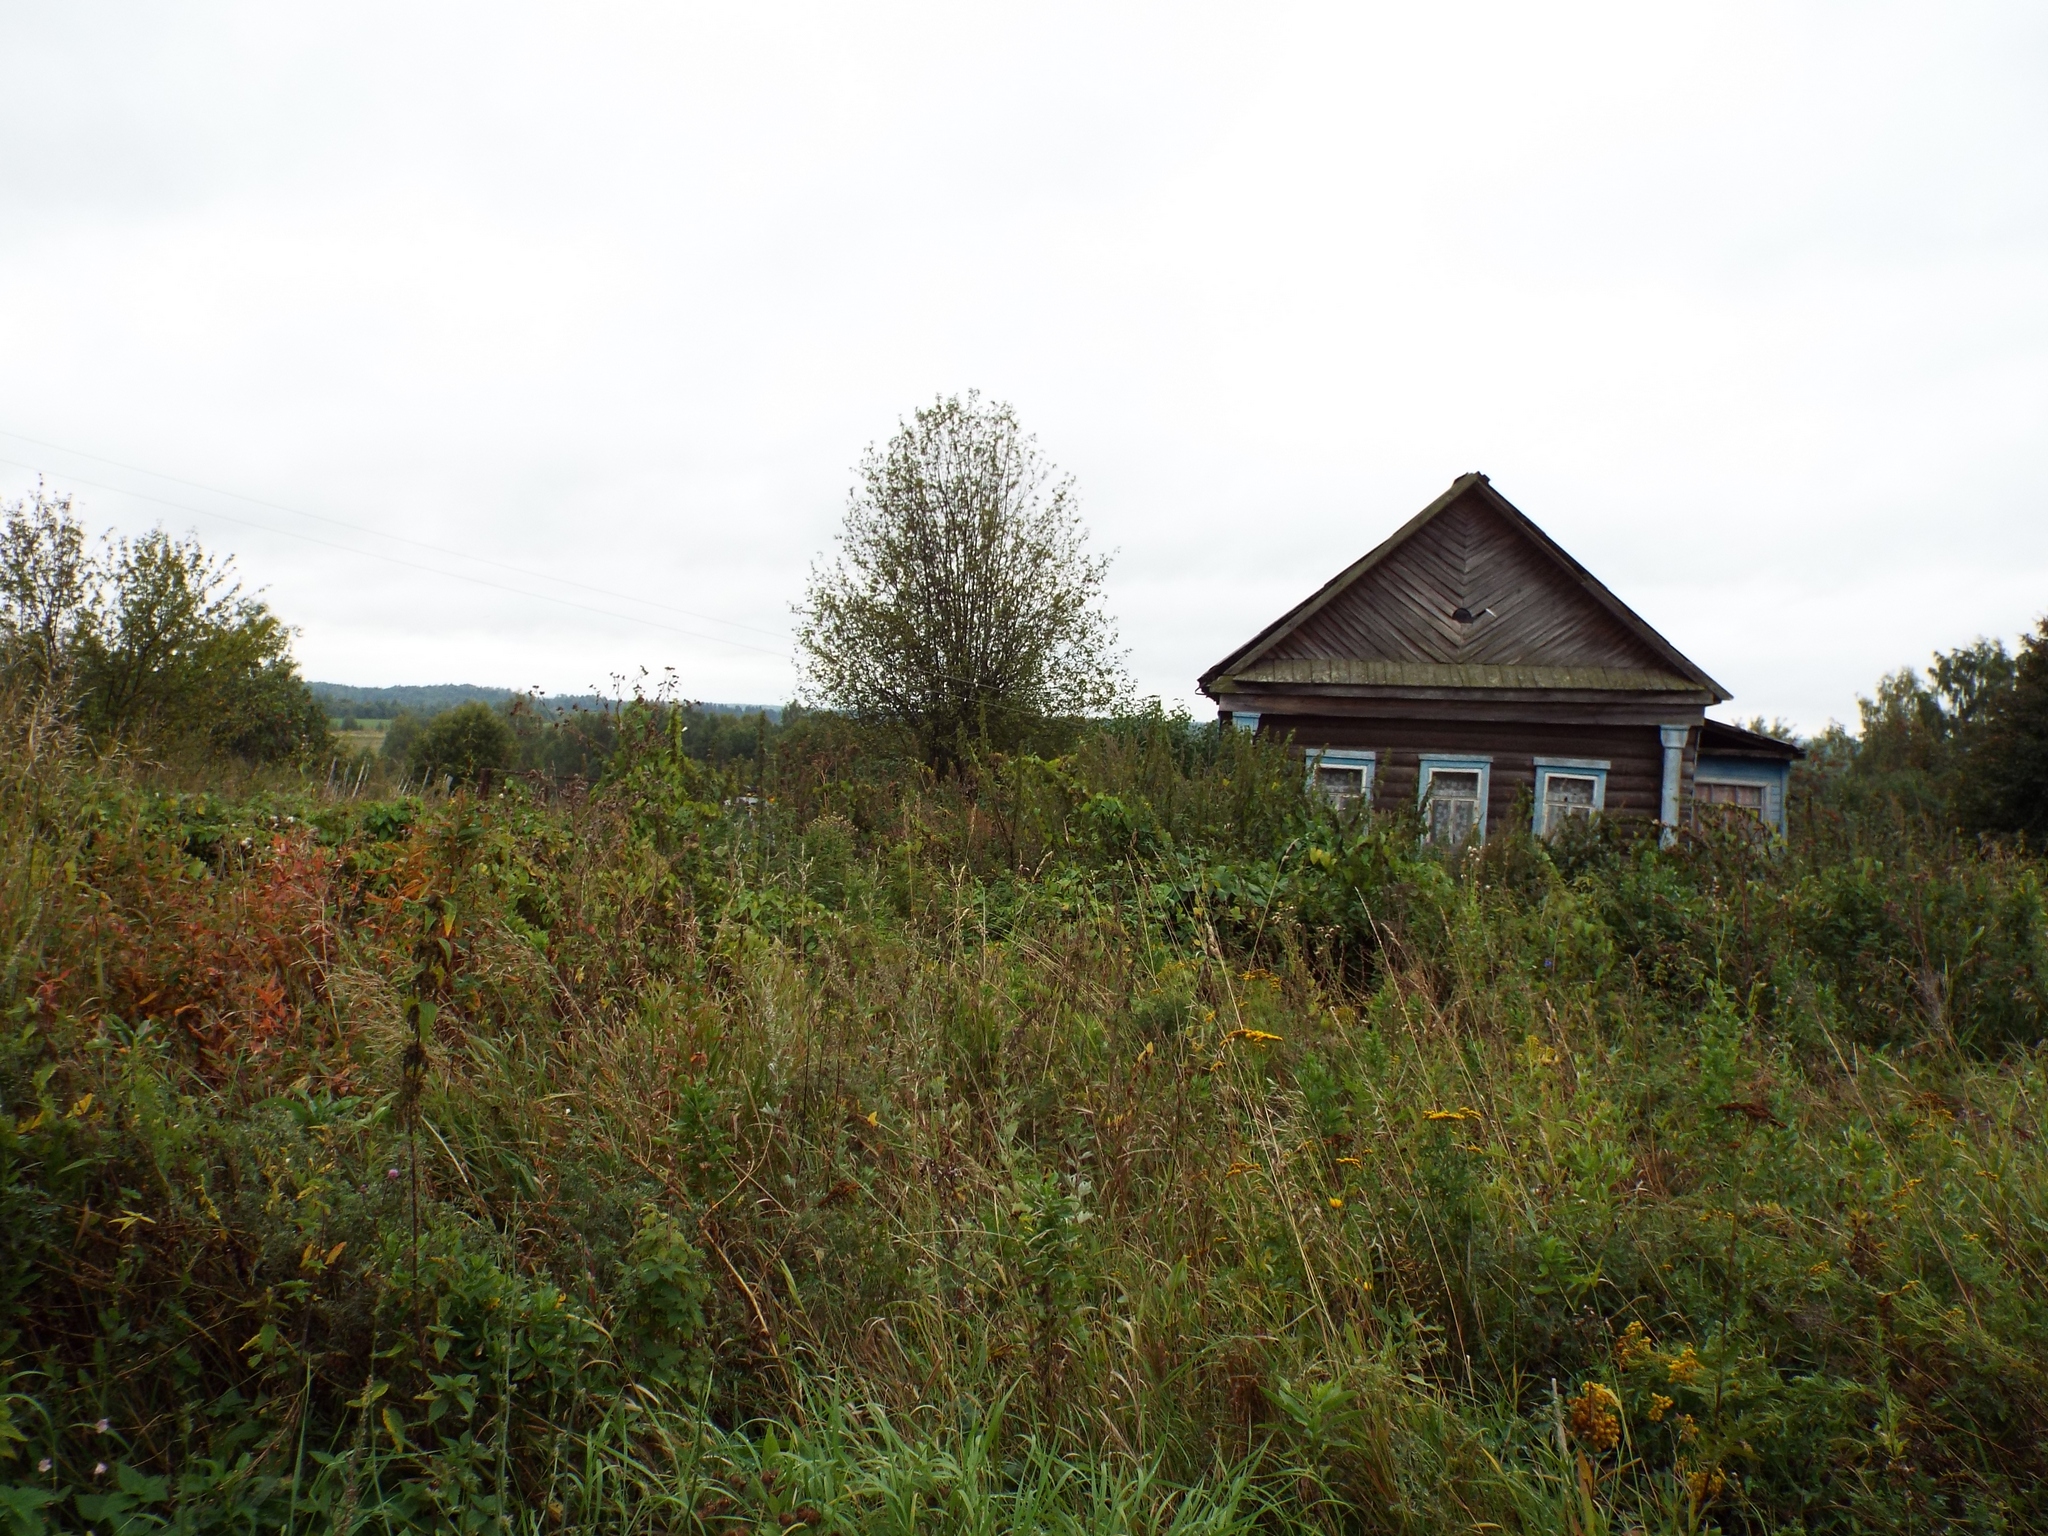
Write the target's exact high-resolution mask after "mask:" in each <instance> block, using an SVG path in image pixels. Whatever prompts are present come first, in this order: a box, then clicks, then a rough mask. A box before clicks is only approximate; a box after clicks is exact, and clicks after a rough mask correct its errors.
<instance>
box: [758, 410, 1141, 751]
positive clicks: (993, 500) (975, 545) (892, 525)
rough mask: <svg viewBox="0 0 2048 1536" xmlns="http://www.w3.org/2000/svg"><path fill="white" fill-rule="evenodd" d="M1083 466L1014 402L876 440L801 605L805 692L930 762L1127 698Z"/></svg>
mask: <svg viewBox="0 0 2048 1536" xmlns="http://www.w3.org/2000/svg"><path fill="white" fill-rule="evenodd" d="M1087 545H1088V535H1087V530H1086V529H1085V528H1084V527H1083V526H1082V523H1081V518H1080V513H1079V510H1078V507H1077V504H1076V500H1075V496H1074V482H1073V479H1072V477H1071V476H1064V475H1061V474H1059V473H1058V471H1057V470H1056V469H1055V468H1054V466H1053V465H1052V464H1050V463H1048V462H1047V461H1046V460H1045V459H1044V457H1043V456H1042V455H1041V454H1040V453H1039V451H1038V447H1037V442H1036V440H1035V439H1033V438H1031V437H1028V436H1026V435H1025V434H1024V433H1023V432H1022V430H1020V428H1019V427H1018V425H1017V417H1016V414H1015V412H1013V411H1012V410H1011V408H1010V407H1009V406H1007V405H1003V404H1000V403H996V402H988V403H984V402H983V401H982V400H981V398H980V397H979V396H978V395H976V394H974V393H972V392H970V393H968V394H967V395H966V396H965V397H961V396H952V397H949V398H941V399H939V400H937V401H935V402H934V403H933V404H932V405H931V406H930V407H928V408H927V409H925V410H921V411H919V412H918V413H917V414H916V416H915V417H914V418H913V419H912V420H911V421H909V422H906V423H904V424H902V426H901V427H900V429H899V430H898V432H897V433H896V435H895V436H894V437H892V438H891V439H890V440H889V442H888V443H887V445H886V446H884V447H882V448H880V449H876V448H870V449H869V450H868V452H867V455H866V457H865V458H864V460H863V461H862V464H861V468H860V483H859V484H858V485H856V486H855V487H854V489H853V492H852V494H851V495H850V497H849V498H848V504H847V509H846V521H845V524H844V526H843V527H842V528H841V530H840V534H839V547H838V550H837V553H836V555H835V556H834V557H833V558H832V559H831V560H830V561H829V563H828V562H826V561H821V562H820V563H819V564H818V565H816V566H814V567H813V568H812V572H811V579H810V585H809V588H808V590H807V592H806V594H805V600H804V602H803V604H802V605H801V606H800V607H799V608H798V610H797V613H798V616H799V619H800V625H799V629H798V634H797V644H798V648H799V651H800V653H801V664H802V666H803V670H804V676H805V692H806V695H807V697H808V698H809V700H810V701H812V702H816V703H821V704H824V705H826V706H828V707H831V708H835V709H842V710H846V711H848V712H850V713H853V714H855V715H859V716H862V717H864V718H868V719H874V720H884V721H890V722H894V723H897V724H901V725H904V726H907V727H908V728H910V729H911V730H912V731H913V732H915V734H916V737H917V739H918V742H919V744H920V745H921V747H922V749H923V751H924V754H925V757H926V760H927V761H928V762H930V763H931V764H932V765H933V766H935V767H941V768H943V767H946V766H949V765H950V764H952V763H953V762H955V761H957V760H958V758H959V755H960V753H961V752H962V751H963V750H964V749H965V748H967V747H968V746H969V745H970V744H973V743H977V742H981V743H987V744H991V745H995V746H999V747H1000V746H1010V745H1014V744H1015V743H1016V742H1017V741H1018V740H1019V739H1020V738H1021V737H1022V736H1023V735H1024V734H1025V733H1026V732H1027V731H1028V730H1029V729H1030V728H1031V726H1032V725H1033V724H1034V723H1035V722H1036V721H1038V720H1041V719H1043V718H1045V717H1047V716H1050V715H1066V714H1085V713H1090V712H1093V711H1097V710H1101V709H1104V708H1107V707H1108V706H1110V705H1111V704H1113V703H1115V702H1116V701H1117V700H1118V699H1119V698H1120V697H1121V696H1122V695H1123V692H1124V681H1123V674H1122V669H1121V667H1120V665H1119V660H1120V658H1119V656H1118V653H1117V650H1116V631H1115V626H1114V624H1113V623H1112V621H1111V620H1110V618H1109V616H1108V614H1107V613H1106V612H1105V610H1104V608H1103V603H1102V596H1103V593H1102V587H1103V580H1104V577H1105V576H1106V574H1107V572H1108V568H1109V561H1108V559H1107V557H1105V556H1100V555H1091V554H1090V553H1089V552H1088V547H1087Z"/></svg>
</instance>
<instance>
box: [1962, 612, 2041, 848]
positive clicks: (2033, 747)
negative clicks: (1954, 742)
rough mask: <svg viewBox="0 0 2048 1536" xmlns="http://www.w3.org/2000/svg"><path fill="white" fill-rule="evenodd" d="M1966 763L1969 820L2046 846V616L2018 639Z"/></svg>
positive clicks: (1988, 828)
mask: <svg viewBox="0 0 2048 1536" xmlns="http://www.w3.org/2000/svg"><path fill="white" fill-rule="evenodd" d="M2010 677H2011V682H2010V683H2009V684H2007V685H2006V686H2005V687H2004V688H2002V689H2000V690H1998V691H1997V692H1996V694H1995V695H1994V697H1993V701H1992V703H1991V704H1990V706H1989V711H1988V713H1989V719H1988V720H1987V721H1986V723H1985V726H1984V729H1983V734H1982V736H1981V738H1980V741H1979V744H1978V746H1977V749H1976V750H1975V752H1973V753H1972V755H1971V761H1970V763H1969V764H1968V768H1969V777H1970V780H1971V784H1970V791H1971V793H1970V794H1969V795H1968V797H1967V809H1968V812H1969V813H1970V819H1971V820H1972V821H1973V822H1975V823H1976V824H1977V825H1978V826H1981V827H1984V828H1985V829H1987V830H1990V831H1995V832H2019V833H2023V834H2025V836H2026V838H2027V841H2028V842H2029V843H2031V844H2032V845H2033V846H2035V847H2036V848H2041V847H2048V619H2043V620H2041V621H2040V623H2038V624H2037V625H2035V627H2034V632H2033V633H2032V634H2031V635H2028V636H2026V638H2025V639H2023V640H2022V641H2021V642H2020V650H2019V654H2018V655H2017V656H2015V657H2014V658H2013V659H2012V667H2011V672H2010Z"/></svg>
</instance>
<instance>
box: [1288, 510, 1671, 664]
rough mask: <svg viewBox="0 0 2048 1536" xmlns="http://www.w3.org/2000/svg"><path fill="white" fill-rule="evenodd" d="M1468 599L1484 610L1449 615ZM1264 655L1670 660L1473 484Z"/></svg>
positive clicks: (1474, 608)
mask: <svg viewBox="0 0 2048 1536" xmlns="http://www.w3.org/2000/svg"><path fill="white" fill-rule="evenodd" d="M1459 608H1465V609H1468V610H1469V611H1470V612H1472V613H1474V614H1480V615H1482V616H1481V617H1480V618H1478V619H1477V620H1476V621H1475V622H1473V623H1470V624H1461V623H1459V622H1457V621H1456V620H1454V619H1453V618H1452V617H1451V615H1452V613H1453V612H1455V611H1456V610H1457V609H1459ZM1487 609H1491V610H1492V612H1491V613H1485V612H1484V610H1487ZM1264 654H1265V656H1267V657H1271V658H1289V657H1292V658H1324V657H1329V658H1336V657H1379V658H1384V659H1386V660H1390V661H1420V662H1436V663H1463V664H1492V665H1501V666H1521V665H1535V664H1542V665H1548V666H1590V667H1618V668H1645V667H1648V668H1653V669H1654V668H1663V667H1666V665H1667V663H1666V662H1665V660H1664V658H1663V657H1661V656H1659V655H1658V654H1657V653H1656V652H1654V651H1653V650H1652V649H1651V648H1650V647H1649V646H1647V645H1645V644H1644V643H1643V641H1642V640H1641V639H1639V638H1638V637H1637V636H1635V635H1633V634H1631V633H1630V632H1629V631H1628V629H1627V628H1626V627H1625V626H1623V624H1622V623H1621V622H1620V621H1619V620H1617V619H1616V618H1615V617H1614V616H1613V615H1612V614H1610V613H1608V612H1607V611H1606V610H1605V609H1603V608H1602V607H1601V606H1600V605H1599V604H1597V603H1596V602H1594V601H1593V600H1592V599H1591V598H1589V597H1588V596H1587V595H1586V593H1585V591H1584V590H1583V589H1582V588H1581V587H1580V586H1579V584H1578V582H1577V581H1576V580H1575V579H1574V578H1573V577H1572V576H1571V575H1570V574H1569V573H1568V572H1566V571H1565V570H1563V569H1562V568H1560V567H1559V565H1558V564H1557V562H1556V561H1554V560H1552V559H1550V558H1549V557H1548V556H1546V555H1545V554H1544V553H1543V551H1542V550H1540V549H1539V548H1537V546H1536V545H1535V544H1534V543H1532V542H1531V541H1530V540H1529V539H1528V538H1527V537H1526V536H1524V535H1523V534H1521V533H1520V532H1518V531H1517V530H1516V529H1514V528H1512V527H1510V526H1509V524H1508V523H1507V521H1506V520H1505V519H1504V518H1503V517H1502V516H1501V515H1500V514H1499V513H1498V512H1496V511H1494V510H1493V509H1492V508H1491V507H1490V506H1488V505H1486V504H1485V502H1484V500H1483V499H1482V498H1481V497H1480V496H1479V495H1478V494H1470V493H1468V494H1467V495H1465V496H1463V497H1461V498H1460V499H1459V500H1458V501H1456V502H1454V503H1452V504H1451V505H1450V506H1448V507H1446V508H1444V509H1443V511H1441V512H1440V513H1438V514H1437V516H1436V517H1435V518H1434V519H1432V520H1431V521H1430V522H1429V524H1428V525H1427V526H1426V527H1424V528H1422V529H1420V530H1418V531H1417V532H1416V534H1415V535H1414V536H1413V537H1412V538H1410V539H1409V540H1408V541H1407V542H1406V543H1404V544H1402V545H1401V546H1400V548H1398V549H1396V550H1394V551H1393V552H1392V553H1391V554H1389V555H1388V557H1387V558H1386V560H1385V561H1384V562H1382V563H1381V564H1380V565H1378V566H1376V567H1375V568H1373V569H1372V570H1370V571H1368V572H1367V573H1366V574H1365V575H1364V576H1362V577H1361V578H1359V580H1358V581H1357V583H1356V584H1355V585H1353V586H1352V587H1351V588H1349V589H1348V590H1347V591H1345V592H1344V593H1342V594H1341V595H1340V596H1338V597H1337V598H1336V599H1335V600H1334V601H1332V602H1331V603H1330V604H1329V605H1328V606H1327V607H1325V608H1323V609H1322V610H1321V611H1320V612H1318V613H1315V614H1313V615H1311V616H1310V617H1309V618H1308V619H1307V620H1305V621H1304V622H1303V623H1302V625H1301V626H1300V627H1299V628H1298V629H1296V630H1295V631H1294V632H1293V633H1291V634H1289V635H1287V636H1285V637H1284V638H1283V639H1281V640H1280V641H1279V642H1278V643H1277V644H1276V645H1274V646H1273V647H1272V649H1271V650H1270V651H1268V652H1266V653H1264Z"/></svg>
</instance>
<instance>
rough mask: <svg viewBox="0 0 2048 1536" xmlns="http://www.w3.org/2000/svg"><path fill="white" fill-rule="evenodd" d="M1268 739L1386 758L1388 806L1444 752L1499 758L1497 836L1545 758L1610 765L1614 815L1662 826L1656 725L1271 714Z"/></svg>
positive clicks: (1383, 787)
mask: <svg viewBox="0 0 2048 1536" xmlns="http://www.w3.org/2000/svg"><path fill="white" fill-rule="evenodd" d="M1259 734H1260V735H1261V736H1282V737H1285V736H1291V737H1292V739H1293V741H1294V744H1295V745H1296V746H1298V747H1303V748H1307V747H1316V746H1325V747H1358V748H1369V749H1370V750H1372V751H1374V752H1376V753H1378V754H1379V757H1378V767H1377V771H1376V773H1375V775H1374V782H1375V783H1376V785H1377V786H1378V788H1377V791H1376V794H1375V799H1376V800H1377V802H1378V803H1379V804H1380V805H1382V806H1386V807H1392V806H1396V805H1412V804H1413V803H1414V802H1415V798H1416V793H1417V788H1416V781H1417V778H1418V776H1419V773H1420V768H1421V760H1422V758H1423V757H1424V756H1426V755H1433V754H1436V753H1470V754H1474V755H1486V756H1490V757H1491V758H1492V759H1493V772H1492V776H1491V778H1492V784H1491V791H1490V793H1489V795H1488V797H1487V808H1486V821H1487V828H1488V830H1489V831H1497V830H1505V829H1506V828H1507V827H1509V826H1510V825H1511V824H1513V821H1514V817H1515V812H1516V805H1517V801H1518V799H1520V797H1522V796H1525V795H1533V794H1534V793H1535V788H1536V762H1535V760H1536V759H1537V758H1538V757H1586V758H1596V759H1605V760H1606V761H1607V763H1608V770H1607V814H1608V815H1610V816H1639V817H1643V818H1645V819H1647V820H1651V821H1654V820H1656V819H1657V814H1658V811H1659V809H1660V801H1661V799H1662V796H1663V788H1664V745H1663V741H1662V740H1661V738H1660V737H1659V736H1658V734H1657V727H1656V726H1654V725H1564V724H1556V725H1550V724H1533V723H1527V722H1517V721H1481V720H1441V719H1437V720H1400V719H1377V720H1360V719H1346V718H1343V717H1341V716H1334V715H1328V716H1307V715H1292V716H1279V715H1267V716H1266V717H1265V718H1264V719H1263V720H1261V721H1260V723H1259ZM1698 735H1699V733H1698V731H1697V730H1695V731H1694V732H1693V733H1692V738H1691V740H1690V741H1689V744H1688V748H1687V751H1686V761H1685V772H1684V777H1683V780H1682V783H1683V787H1684V792H1685V801H1686V802H1687V803H1689V802H1690V799H1691V793H1690V792H1691V787H1692V784H1691V778H1692V759H1693V756H1694V750H1693V749H1694V746H1695V745H1696V742H1697V737H1698Z"/></svg>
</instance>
